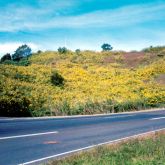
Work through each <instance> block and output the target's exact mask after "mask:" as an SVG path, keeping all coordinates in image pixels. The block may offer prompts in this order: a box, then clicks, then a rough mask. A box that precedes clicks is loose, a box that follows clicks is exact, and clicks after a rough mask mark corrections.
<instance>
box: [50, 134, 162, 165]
mask: <svg viewBox="0 0 165 165" xmlns="http://www.w3.org/2000/svg"><path fill="white" fill-rule="evenodd" d="M164 148H165V135H163V134H158V135H154V136H153V137H148V138H146V139H143V140H142V139H141V140H140V139H139V140H138V139H136V140H132V141H128V142H127V143H124V144H116V145H111V146H104V147H99V148H96V149H93V150H92V151H89V152H84V153H80V154H77V155H76V154H75V155H73V156H70V157H68V158H65V159H62V160H57V161H54V162H50V163H49V165H100V164H103V165H158V164H160V165H164V164H165V151H164Z"/></svg>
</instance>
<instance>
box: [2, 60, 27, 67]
mask: <svg viewBox="0 0 165 165" xmlns="http://www.w3.org/2000/svg"><path fill="white" fill-rule="evenodd" d="M3 64H6V65H17V66H28V65H30V61H29V60H28V58H22V59H20V60H19V61H13V60H6V61H4V62H3Z"/></svg>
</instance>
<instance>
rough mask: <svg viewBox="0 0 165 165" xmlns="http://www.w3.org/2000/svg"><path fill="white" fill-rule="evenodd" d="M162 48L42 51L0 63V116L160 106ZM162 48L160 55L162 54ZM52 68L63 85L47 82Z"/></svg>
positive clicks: (163, 94)
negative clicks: (21, 61)
mask: <svg viewBox="0 0 165 165" xmlns="http://www.w3.org/2000/svg"><path fill="white" fill-rule="evenodd" d="M164 51H165V49H164V50H163V51H162V50H161V54H160V51H159V50H154V51H151V50H148V51H143V52H129V53H128V52H92V51H83V52H80V53H75V52H68V53H66V54H59V53H58V52H51V51H47V52H42V53H39V54H33V55H32V56H31V58H30V63H31V64H30V65H29V66H16V65H7V64H0V91H1V94H0V95H1V97H0V109H1V110H0V116H45V115H47V116H49V115H74V114H94V113H107V112H122V111H126V110H127V111H128V110H138V109H144V108H148V107H160V106H164V105H165V83H164V82H165V81H164V78H165V76H164V75H165V57H164ZM162 52H163V54H162ZM54 71H57V72H58V73H59V74H60V75H61V76H62V77H64V79H65V83H64V85H63V86H55V85H53V84H52V83H51V75H52V73H53V72H54Z"/></svg>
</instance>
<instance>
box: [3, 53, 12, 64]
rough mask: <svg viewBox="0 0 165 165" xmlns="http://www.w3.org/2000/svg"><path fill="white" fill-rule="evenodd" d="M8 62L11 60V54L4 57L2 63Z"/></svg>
mask: <svg viewBox="0 0 165 165" xmlns="http://www.w3.org/2000/svg"><path fill="white" fill-rule="evenodd" d="M6 60H11V55H10V54H9V53H7V54H5V55H4V56H2V58H1V63H2V62H4V61H6Z"/></svg>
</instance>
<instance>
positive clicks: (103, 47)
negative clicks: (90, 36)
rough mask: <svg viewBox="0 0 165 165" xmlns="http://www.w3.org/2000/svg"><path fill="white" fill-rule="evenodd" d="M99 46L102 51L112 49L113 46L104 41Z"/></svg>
mask: <svg viewBox="0 0 165 165" xmlns="http://www.w3.org/2000/svg"><path fill="white" fill-rule="evenodd" d="M101 48H102V49H103V51H110V50H112V49H113V47H112V46H111V45H110V44H107V43H104V44H103V45H102V46H101Z"/></svg>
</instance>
